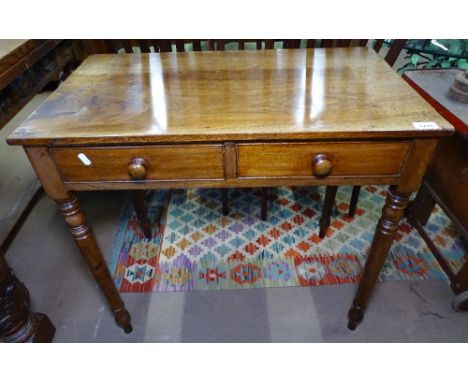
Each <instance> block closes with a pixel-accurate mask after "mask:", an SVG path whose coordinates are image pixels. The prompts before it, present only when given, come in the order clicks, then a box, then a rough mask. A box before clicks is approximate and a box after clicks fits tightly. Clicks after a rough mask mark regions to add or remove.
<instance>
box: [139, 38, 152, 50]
mask: <svg viewBox="0 0 468 382" xmlns="http://www.w3.org/2000/svg"><path fill="white" fill-rule="evenodd" d="M136 43H137V44H138V46H139V47H140V52H141V53H149V52H151V50H150V43H149V41H148V40H136Z"/></svg>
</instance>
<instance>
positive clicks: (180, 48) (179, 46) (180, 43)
mask: <svg viewBox="0 0 468 382" xmlns="http://www.w3.org/2000/svg"><path fill="white" fill-rule="evenodd" d="M174 41H175V46H176V51H177V52H185V40H174Z"/></svg>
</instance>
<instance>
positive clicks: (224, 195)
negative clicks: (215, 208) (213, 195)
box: [221, 188, 229, 216]
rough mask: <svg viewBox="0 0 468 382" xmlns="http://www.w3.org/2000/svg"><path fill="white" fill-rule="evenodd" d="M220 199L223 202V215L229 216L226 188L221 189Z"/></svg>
mask: <svg viewBox="0 0 468 382" xmlns="http://www.w3.org/2000/svg"><path fill="white" fill-rule="evenodd" d="M221 198H222V200H223V215H224V216H227V215H228V214H229V200H228V190H227V188H222V189H221Z"/></svg>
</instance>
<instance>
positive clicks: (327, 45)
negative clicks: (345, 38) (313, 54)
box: [320, 39, 334, 48]
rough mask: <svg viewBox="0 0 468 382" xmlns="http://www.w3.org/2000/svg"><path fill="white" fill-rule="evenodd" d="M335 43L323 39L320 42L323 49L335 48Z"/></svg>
mask: <svg viewBox="0 0 468 382" xmlns="http://www.w3.org/2000/svg"><path fill="white" fill-rule="evenodd" d="M333 42H334V40H328V39H322V40H321V41H320V47H321V48H333Z"/></svg>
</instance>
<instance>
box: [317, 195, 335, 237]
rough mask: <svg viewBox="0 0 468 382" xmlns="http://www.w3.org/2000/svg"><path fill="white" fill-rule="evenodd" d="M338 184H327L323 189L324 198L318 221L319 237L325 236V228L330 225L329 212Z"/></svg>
mask: <svg viewBox="0 0 468 382" xmlns="http://www.w3.org/2000/svg"><path fill="white" fill-rule="evenodd" d="M337 190H338V186H327V188H326V189H325V200H324V201H323V207H322V216H321V217H320V221H319V226H320V230H319V236H320V237H321V238H324V237H325V234H326V233H327V229H328V227H329V226H330V214H331V211H332V208H333V203H335V197H336V191H337Z"/></svg>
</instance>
